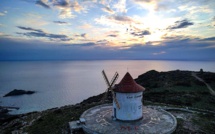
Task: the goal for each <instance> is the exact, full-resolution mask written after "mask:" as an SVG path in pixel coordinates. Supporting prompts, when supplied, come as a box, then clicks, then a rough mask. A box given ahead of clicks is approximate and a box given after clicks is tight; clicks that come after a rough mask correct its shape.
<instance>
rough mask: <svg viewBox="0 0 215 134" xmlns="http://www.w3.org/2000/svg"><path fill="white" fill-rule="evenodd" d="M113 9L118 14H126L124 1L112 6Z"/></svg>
mask: <svg viewBox="0 0 215 134" xmlns="http://www.w3.org/2000/svg"><path fill="white" fill-rule="evenodd" d="M113 8H115V9H116V12H118V13H126V12H127V9H126V0H119V1H118V3H116V4H115V5H113Z"/></svg>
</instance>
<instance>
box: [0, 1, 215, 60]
mask: <svg viewBox="0 0 215 134" xmlns="http://www.w3.org/2000/svg"><path fill="white" fill-rule="evenodd" d="M214 7H215V0H1V2H0V60H139V59H143V60H144V59H145V60H151V59H156V60H215V8H214Z"/></svg>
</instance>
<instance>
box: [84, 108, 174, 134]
mask: <svg viewBox="0 0 215 134" xmlns="http://www.w3.org/2000/svg"><path fill="white" fill-rule="evenodd" d="M81 118H84V119H85V120H86V122H85V125H83V126H82V128H83V130H84V131H85V132H86V133H90V134H169V133H172V132H174V130H175V128H176V126H177V121H176V118H175V117H174V116H173V115H172V114H170V113H169V112H166V111H165V110H163V109H156V108H153V107H146V106H143V118H142V119H141V120H138V121H132V122H123V121H118V120H113V119H112V105H111V104H104V105H100V106H96V107H93V108H91V109H88V110H87V111H85V112H84V113H83V114H82V115H81Z"/></svg>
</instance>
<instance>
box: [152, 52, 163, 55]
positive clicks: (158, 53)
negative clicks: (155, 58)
mask: <svg viewBox="0 0 215 134" xmlns="http://www.w3.org/2000/svg"><path fill="white" fill-rule="evenodd" d="M165 53H166V52H165V51H161V52H157V53H152V54H153V55H160V54H165Z"/></svg>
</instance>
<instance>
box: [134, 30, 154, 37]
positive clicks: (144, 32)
mask: <svg viewBox="0 0 215 134" xmlns="http://www.w3.org/2000/svg"><path fill="white" fill-rule="evenodd" d="M131 34H132V35H133V36H137V37H140V38H142V37H144V35H150V34H151V33H150V31H148V30H144V31H141V32H132V33H131Z"/></svg>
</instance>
